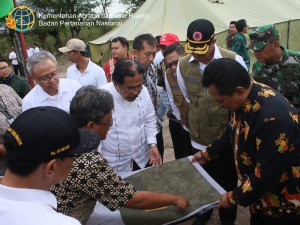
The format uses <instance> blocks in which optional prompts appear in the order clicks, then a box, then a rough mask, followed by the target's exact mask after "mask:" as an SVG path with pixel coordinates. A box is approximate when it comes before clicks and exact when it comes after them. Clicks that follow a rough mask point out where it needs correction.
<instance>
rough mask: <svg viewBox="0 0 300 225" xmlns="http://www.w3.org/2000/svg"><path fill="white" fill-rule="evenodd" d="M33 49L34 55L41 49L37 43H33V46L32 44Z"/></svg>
mask: <svg viewBox="0 0 300 225" xmlns="http://www.w3.org/2000/svg"><path fill="white" fill-rule="evenodd" d="M32 47H33V53H37V52H39V51H40V49H39V47H38V46H37V44H36V43H33V44H32Z"/></svg>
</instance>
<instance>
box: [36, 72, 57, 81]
mask: <svg viewBox="0 0 300 225" xmlns="http://www.w3.org/2000/svg"><path fill="white" fill-rule="evenodd" d="M59 74H60V73H59V72H58V71H57V70H55V71H54V72H52V73H49V74H46V75H43V76H41V77H35V78H36V79H37V80H39V81H48V80H49V79H51V78H52V77H56V76H58V75H59Z"/></svg>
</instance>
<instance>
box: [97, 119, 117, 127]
mask: <svg viewBox="0 0 300 225" xmlns="http://www.w3.org/2000/svg"><path fill="white" fill-rule="evenodd" d="M98 124H105V125H108V126H110V127H111V126H112V125H113V124H114V119H113V118H111V119H110V121H106V122H99V123H98Z"/></svg>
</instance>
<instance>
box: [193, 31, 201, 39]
mask: <svg viewBox="0 0 300 225" xmlns="http://www.w3.org/2000/svg"><path fill="white" fill-rule="evenodd" d="M193 39H194V40H195V41H200V40H201V39H202V34H201V32H199V31H196V32H195V33H194V34H193Z"/></svg>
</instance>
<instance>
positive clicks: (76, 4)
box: [24, 0, 112, 47]
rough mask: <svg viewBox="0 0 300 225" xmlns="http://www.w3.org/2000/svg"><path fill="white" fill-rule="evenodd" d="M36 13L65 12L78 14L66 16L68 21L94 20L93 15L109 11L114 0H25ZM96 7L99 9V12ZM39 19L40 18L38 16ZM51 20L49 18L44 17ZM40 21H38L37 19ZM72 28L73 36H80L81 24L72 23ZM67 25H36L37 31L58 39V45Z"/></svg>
mask: <svg viewBox="0 0 300 225" xmlns="http://www.w3.org/2000/svg"><path fill="white" fill-rule="evenodd" d="M24 2H26V3H27V5H29V6H30V7H31V8H32V9H33V10H34V11H35V12H36V13H43V14H48V15H49V14H57V15H58V14H64V15H67V14H68V15H76V17H74V18H66V19H64V20H66V21H68V22H83V21H84V22H87V21H90V20H92V19H91V18H93V15H95V14H99V10H100V13H108V12H107V8H108V7H109V6H110V5H111V3H112V0H63V1H62V0H24ZM96 9H99V10H98V12H97V11H96ZM79 15H91V16H90V17H87V18H84V17H80V16H79ZM105 19H106V18H104V19H103V20H105ZM37 20H39V18H37ZM43 20H44V21H47V20H48V21H49V19H43ZM59 20H61V19H56V20H55V19H53V18H51V21H59ZM37 22H38V21H37ZM68 28H69V29H70V32H71V35H72V37H73V38H74V37H76V38H78V37H79V33H80V31H81V26H77V25H76V24H75V25H71V26H69V27H68ZM65 31H66V27H65V26H59V27H39V26H36V32H37V33H38V32H42V33H45V32H46V33H49V34H51V35H52V36H53V37H54V38H55V40H56V43H55V45H56V47H60V46H61V45H62V44H61V40H60V37H59V33H60V32H65Z"/></svg>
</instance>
